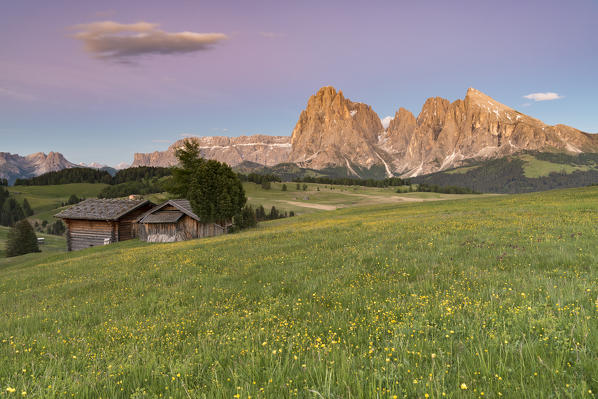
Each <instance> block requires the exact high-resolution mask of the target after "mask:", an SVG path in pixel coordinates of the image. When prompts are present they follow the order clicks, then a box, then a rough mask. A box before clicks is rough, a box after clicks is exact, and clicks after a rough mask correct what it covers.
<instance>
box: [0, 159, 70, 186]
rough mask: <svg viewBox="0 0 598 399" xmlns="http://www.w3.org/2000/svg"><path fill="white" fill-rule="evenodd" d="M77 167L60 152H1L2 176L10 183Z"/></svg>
mask: <svg viewBox="0 0 598 399" xmlns="http://www.w3.org/2000/svg"><path fill="white" fill-rule="evenodd" d="M75 167H77V165H76V164H74V163H72V162H69V161H67V160H66V159H65V158H64V156H63V155H62V154H61V153H59V152H50V153H48V154H44V153H43V152H37V153H35V154H30V155H26V156H21V155H17V154H10V153H8V152H0V178H2V179H7V180H8V183H9V184H12V183H13V182H14V181H15V180H16V179H17V178H27V177H33V176H39V175H42V174H44V173H48V172H55V171H58V170H62V169H67V168H75Z"/></svg>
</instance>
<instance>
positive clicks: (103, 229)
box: [55, 199, 154, 251]
mask: <svg viewBox="0 0 598 399" xmlns="http://www.w3.org/2000/svg"><path fill="white" fill-rule="evenodd" d="M152 206H154V204H152V203H151V202H149V201H147V200H145V201H144V200H123V199H87V200H85V201H82V202H79V203H78V204H76V205H73V206H71V207H70V208H68V209H65V210H64V211H62V212H60V213H58V214H57V215H55V217H57V218H60V219H62V220H63V221H64V223H65V224H66V243H67V249H68V250H69V251H77V250H79V249H84V248H89V247H95V246H97V245H106V244H110V243H113V242H119V241H125V240H130V239H131V238H134V237H135V236H136V233H137V228H136V221H137V219H139V216H141V215H143V214H144V213H145V212H147V211H148V210H149V209H150V208H151V207H152Z"/></svg>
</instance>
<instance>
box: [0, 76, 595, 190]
mask: <svg viewBox="0 0 598 399" xmlns="http://www.w3.org/2000/svg"><path fill="white" fill-rule="evenodd" d="M185 140H194V141H195V142H197V143H198V145H199V148H200V152H201V155H202V157H204V158H207V159H216V160H218V161H221V162H226V163H228V164H229V165H231V166H233V167H237V168H241V169H243V170H246V169H251V168H254V169H259V168H262V167H273V166H276V165H279V164H292V165H296V166H298V167H300V168H304V169H309V170H334V171H335V174H336V175H344V176H349V177H362V178H363V177H370V178H371V177H390V176H402V177H415V176H421V175H425V174H430V173H434V172H439V171H444V170H447V169H452V168H456V167H459V166H462V165H468V164H470V163H471V162H472V161H473V162H479V161H485V160H492V159H498V158H503V157H505V156H509V155H512V154H516V153H523V152H526V151H535V152H557V153H565V154H572V155H576V154H581V153H598V135H595V134H589V133H585V132H582V131H580V130H577V129H574V128H572V127H569V126H565V125H554V126H550V125H547V124H545V123H543V122H542V121H540V120H538V119H535V118H532V117H530V116H528V115H525V114H523V113H521V112H519V111H516V110H515V109H513V108H510V107H508V106H506V105H504V104H501V103H499V102H498V101H496V100H494V99H492V98H491V97H489V96H487V95H486V94H484V93H482V92H480V91H478V90H475V89H473V88H470V89H468V90H467V93H466V95H465V98H464V99H463V100H461V99H459V100H456V101H454V102H450V101H448V100H446V99H444V98H440V97H433V98H429V99H427V100H426V102H425V103H424V105H423V107H422V109H421V111H420V113H419V114H418V115H417V117H416V116H415V115H413V114H412V113H411V112H410V111H408V110H406V109H405V108H399V109H398V110H397V112H396V113H395V116H394V118H392V120H390V122H389V123H388V126H387V127H385V126H384V125H383V124H382V121H381V120H380V118H379V116H378V114H376V112H375V111H374V110H373V109H372V107H371V106H369V105H367V104H364V103H359V102H353V101H351V100H349V99H348V98H346V97H345V96H344V95H343V93H342V91H337V90H336V89H335V88H334V87H330V86H327V87H322V88H321V89H320V90H318V92H317V93H315V94H314V95H312V96H311V97H310V98H309V100H308V102H307V106H306V108H305V109H304V110H303V111H302V112H301V114H300V115H299V119H298V121H297V123H296V125H295V128H294V129H293V132H292V134H291V136H268V135H253V136H240V137H223V136H212V137H191V138H185V139H181V140H178V141H176V142H175V143H173V144H172V145H171V146H170V147H169V148H168V149H167V150H166V151H155V152H153V153H136V154H134V160H133V163H132V164H131V166H133V167H134V166H173V165H176V163H177V159H176V156H175V151H176V149H177V148H180V147H181V146H182V144H183V143H184V141H185ZM77 166H88V167H95V168H102V167H104V165H101V164H97V163H92V164H90V165H75V164H73V163H71V162H69V161H67V160H66V159H65V158H64V157H63V156H62V154H60V153H56V152H50V153H49V154H48V155H46V154H44V153H36V154H31V155H27V156H25V157H23V156H20V155H16V154H9V153H0V177H1V178H7V179H8V180H9V182H10V181H14V179H16V178H18V177H21V178H23V177H30V176H37V175H39V174H42V173H46V172H50V171H56V170H60V169H64V168H71V167H77ZM120 166H124V165H120Z"/></svg>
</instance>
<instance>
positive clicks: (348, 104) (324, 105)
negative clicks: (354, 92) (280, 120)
mask: <svg viewBox="0 0 598 399" xmlns="http://www.w3.org/2000/svg"><path fill="white" fill-rule="evenodd" d="M383 131H384V128H383V127H382V122H381V121H380V118H379V116H378V114H376V113H375V112H374V111H373V110H372V108H371V107H370V106H369V105H366V104H363V103H357V102H352V101H351V100H349V99H347V98H345V97H344V95H343V93H342V92H341V91H338V92H337V91H336V89H335V88H333V87H331V86H327V87H323V88H321V89H320V90H318V91H317V92H316V94H314V95H313V96H311V97H310V99H309V100H308V102H307V107H306V108H305V110H303V111H302V112H301V115H300V116H299V120H298V121H297V124H296V125H295V128H294V129H293V133H292V135H291V144H292V150H291V155H290V158H291V161H292V162H296V163H299V164H301V165H303V166H309V167H312V168H324V167H327V166H337V165H343V166H346V167H347V168H349V169H351V165H352V164H355V165H365V166H367V167H369V166H371V165H372V164H374V163H379V162H380V160H379V156H378V155H376V151H375V149H374V148H373V146H374V145H375V144H376V143H377V141H378V136H379V135H380V134H381V133H382V132H383Z"/></svg>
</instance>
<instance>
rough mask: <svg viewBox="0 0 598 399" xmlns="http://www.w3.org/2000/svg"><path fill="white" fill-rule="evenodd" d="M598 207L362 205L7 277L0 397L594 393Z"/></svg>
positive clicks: (2, 277) (11, 271)
mask: <svg viewBox="0 0 598 399" xmlns="http://www.w3.org/2000/svg"><path fill="white" fill-rule="evenodd" d="M597 199H598V187H597V188H586V189H575V190H566V191H553V192H545V193H539V194H525V195H516V196H499V197H492V198H479V197H477V198H473V199H463V200H459V201H441V202H423V203H403V204H383V205H376V206H370V207H356V208H348V209H342V210H338V211H336V212H317V213H312V214H308V215H304V216H300V217H295V218H289V219H282V220H277V221H274V222H269V223H264V224H262V225H261V226H260V227H259V228H257V229H254V230H250V231H246V232H243V233H240V234H235V235H227V236H221V237H214V238H208V239H200V240H195V241H189V242H182V243H173V244H146V243H140V242H137V241H128V242H124V243H119V244H114V245H110V246H106V247H101V248H91V249H89V250H84V251H80V252H76V253H68V254H57V255H52V256H50V257H48V258H46V259H44V260H43V261H41V260H39V259H30V260H27V261H25V262H22V263H21V264H19V265H13V266H9V267H5V268H1V269H0V293H2V295H0V387H2V394H4V395H6V396H7V397H9V393H8V392H7V391H6V389H8V388H11V389H15V390H16V393H17V394H20V392H22V391H26V392H27V396H34V397H49V398H52V397H63V396H71V395H72V396H75V397H111V398H116V397H123V398H124V397H174V398H188V397H201V398H225V397H226V398H230V397H241V398H248V397H250V396H251V397H252V398H260V397H263V398H266V397H267V398H285V397H305V398H340V397H343V398H361V397H379V398H393V397H395V395H396V397H407V398H412V397H426V395H428V396H429V397H433V398H437V397H443V394H446V396H447V397H454V398H456V397H458V398H461V397H465V398H467V397H471V398H473V397H476V398H479V397H482V396H483V397H491V398H497V397H501V396H502V397H529V398H538V397H571V398H573V397H574V398H583V397H593V395H594V393H595V392H598V359H597V358H596V348H598V332H597V331H598V302H597V301H598V299H597V295H598V288H597V287H598V269H597V268H596V264H598V251H597V250H596V240H597V238H598V237H597V230H596V225H597V222H598V201H597ZM13 396H16V394H13Z"/></svg>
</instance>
